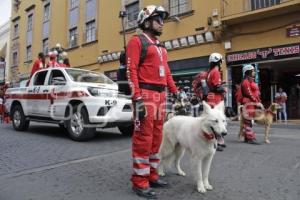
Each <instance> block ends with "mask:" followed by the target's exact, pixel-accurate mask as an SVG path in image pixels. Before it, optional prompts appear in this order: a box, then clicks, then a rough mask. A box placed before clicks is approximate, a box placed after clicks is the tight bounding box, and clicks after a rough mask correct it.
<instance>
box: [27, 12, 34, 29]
mask: <svg viewBox="0 0 300 200" xmlns="http://www.w3.org/2000/svg"><path fill="white" fill-rule="evenodd" d="M32 19H33V14H29V15H28V18H27V32H29V31H32Z"/></svg>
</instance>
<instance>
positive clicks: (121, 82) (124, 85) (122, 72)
mask: <svg viewBox="0 0 300 200" xmlns="http://www.w3.org/2000/svg"><path fill="white" fill-rule="evenodd" d="M137 36H138V37H139V39H140V41H141V44H142V49H141V55H140V62H139V66H141V64H143V62H144V60H145V58H146V55H147V50H148V47H149V46H150V45H156V44H152V43H150V42H149V41H148V39H147V38H146V36H145V35H144V34H139V35H137ZM121 56H122V57H121ZM121 59H123V60H122V61H121ZM122 62H123V63H124V65H123V67H120V68H119V69H118V72H117V74H118V75H117V83H118V86H119V93H122V94H125V95H130V94H131V90H130V86H129V84H128V78H127V66H126V53H123V55H122V54H121V55H120V63H122Z"/></svg>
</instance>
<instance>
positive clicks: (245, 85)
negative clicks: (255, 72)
mask: <svg viewBox="0 0 300 200" xmlns="http://www.w3.org/2000/svg"><path fill="white" fill-rule="evenodd" d="M241 91H242V94H243V99H242V104H243V105H244V107H243V115H244V117H245V120H244V135H245V139H246V140H253V139H255V133H254V132H253V130H252V122H251V120H252V118H253V117H254V115H255V109H256V105H257V104H258V103H260V102H261V100H260V98H259V95H260V92H259V87H258V85H257V84H256V83H255V82H254V78H251V77H247V78H245V79H244V80H243V81H242V83H241ZM245 112H246V113H245Z"/></svg>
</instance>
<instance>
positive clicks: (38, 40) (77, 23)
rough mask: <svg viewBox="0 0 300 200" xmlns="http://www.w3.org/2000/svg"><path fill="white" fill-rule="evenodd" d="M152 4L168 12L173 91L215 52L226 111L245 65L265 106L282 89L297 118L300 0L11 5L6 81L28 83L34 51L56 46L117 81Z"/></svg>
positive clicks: (166, 39)
mask: <svg viewBox="0 0 300 200" xmlns="http://www.w3.org/2000/svg"><path fill="white" fill-rule="evenodd" d="M151 4H154V5H163V6H164V7H165V8H166V9H167V10H168V11H169V12H170V18H169V19H168V20H167V21H166V22H165V24H164V33H163V35H162V36H161V38H160V40H161V41H162V42H163V43H164V45H165V47H166V48H167V49H168V51H169V65H170V68H171V72H172V74H173V77H174V79H175V81H176V82H177V84H178V86H180V87H186V88H187V89H189V87H190V84H191V81H192V80H193V77H194V76H195V75H196V74H197V73H198V72H200V71H202V70H206V69H207V68H208V56H209V55H210V54H211V53H212V52H219V53H221V54H223V55H226V62H224V63H223V66H222V74H223V78H224V79H226V80H228V82H229V84H228V85H229V88H230V90H229V93H228V95H227V101H226V103H227V105H228V106H235V100H234V98H233V94H234V87H232V85H235V84H236V83H239V82H240V81H241V68H242V65H243V64H245V63H255V64H256V65H257V67H258V69H259V71H260V74H259V80H260V85H261V88H262V97H263V101H264V103H265V104H266V105H267V104H269V103H270V102H271V101H273V100H274V92H275V91H276V90H277V88H278V86H279V85H280V86H282V87H284V89H285V90H286V92H287V93H288V95H289V101H288V105H289V106H288V112H290V113H289V116H290V117H292V118H300V108H299V105H300V103H299V102H297V100H296V99H297V98H298V96H297V95H299V90H298V89H291V88H297V83H298V76H296V75H297V74H300V73H299V71H300V70H299V69H300V68H299V64H300V61H299V52H298V51H299V41H300V37H299V19H300V16H299V13H300V12H299V11H300V0H226V1H223V0H210V1H205V0H120V1H99V0H61V1H54V0H26V1H20V0H16V1H13V9H12V20H11V27H12V34H11V43H12V52H11V61H12V67H11V72H12V76H11V77H12V78H13V79H15V80H14V81H15V82H17V81H19V80H20V79H25V78H27V77H28V74H29V72H30V70H31V66H32V60H34V59H35V57H36V56H37V54H38V52H40V51H44V52H47V49H49V48H51V47H53V46H55V44H56V43H60V44H61V45H62V46H63V47H64V48H65V49H66V50H67V52H68V55H69V58H70V62H71V66H73V67H81V68H86V69H90V70H94V71H99V72H103V73H105V74H106V75H108V76H109V77H110V78H112V79H116V71H117V68H118V65H119V63H118V56H119V53H120V51H121V50H122V49H123V48H124V40H125V43H126V41H128V40H129V39H130V37H131V36H132V35H133V34H137V33H138V32H139V31H138V29H137V24H136V18H137V15H138V13H139V11H140V10H141V9H142V8H143V7H144V6H146V5H151ZM120 11H126V15H125V13H124V12H121V13H120ZM122 21H123V26H122ZM123 27H124V29H123ZM276 52H277V53H276ZM254 54H255V55H254ZM251 56H252V57H251ZM286 78H288V80H289V81H288V83H290V84H291V85H288V84H286V83H287V82H286V81H284V80H286ZM293 84H294V85H295V86H293ZM287 90H291V91H287ZM294 95H296V96H294ZM299 99H300V98H298V100H299ZM297 103H298V107H297ZM293 110H297V111H295V112H294V113H292V111H293Z"/></svg>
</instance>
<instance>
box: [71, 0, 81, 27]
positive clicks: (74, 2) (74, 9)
mask: <svg viewBox="0 0 300 200" xmlns="http://www.w3.org/2000/svg"><path fill="white" fill-rule="evenodd" d="M78 18H79V7H78V0H70V10H69V29H71V28H74V27H76V26H77V23H78Z"/></svg>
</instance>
